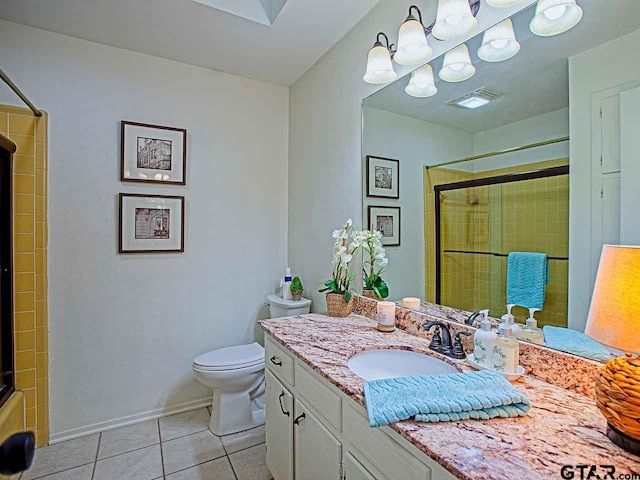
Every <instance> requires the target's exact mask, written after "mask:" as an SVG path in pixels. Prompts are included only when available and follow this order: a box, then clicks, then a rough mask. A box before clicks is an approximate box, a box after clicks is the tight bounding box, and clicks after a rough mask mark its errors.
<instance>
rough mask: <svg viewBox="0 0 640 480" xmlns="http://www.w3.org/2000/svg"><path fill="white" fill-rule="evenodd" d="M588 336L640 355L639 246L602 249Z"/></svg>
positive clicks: (610, 246) (605, 247) (607, 246)
mask: <svg viewBox="0 0 640 480" xmlns="http://www.w3.org/2000/svg"><path fill="white" fill-rule="evenodd" d="M585 333H586V334H587V335H589V336H590V337H591V338H593V339H595V340H597V341H599V342H601V343H603V344H605V345H607V346H609V347H613V348H617V349H620V350H622V351H624V352H629V353H640V247H626V246H614V245H605V246H604V248H603V249H602V257H601V258H600V266H599V268H598V276H597V278H596V286H595V289H594V291H593V299H592V300H591V309H590V310H589V319H588V321H587V328H586V330H585Z"/></svg>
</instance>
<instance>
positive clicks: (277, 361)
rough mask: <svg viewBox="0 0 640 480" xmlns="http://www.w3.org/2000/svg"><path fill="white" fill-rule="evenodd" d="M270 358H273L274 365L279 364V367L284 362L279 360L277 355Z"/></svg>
mask: <svg viewBox="0 0 640 480" xmlns="http://www.w3.org/2000/svg"><path fill="white" fill-rule="evenodd" d="M269 360H271V363H273V364H274V365H277V366H278V367H281V366H282V362H281V361H280V360H278V359H277V358H276V356H275V355H274V356H273V357H271V358H270V359H269Z"/></svg>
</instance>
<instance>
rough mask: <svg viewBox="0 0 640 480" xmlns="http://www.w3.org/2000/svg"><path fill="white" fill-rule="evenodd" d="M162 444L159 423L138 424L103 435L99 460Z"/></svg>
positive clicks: (155, 421)
mask: <svg viewBox="0 0 640 480" xmlns="http://www.w3.org/2000/svg"><path fill="white" fill-rule="evenodd" d="M158 443H160V436H159V434H158V421H157V420H149V421H147V422H142V423H136V424H135V425H128V426H126V427H122V428H117V429H115V430H109V431H107V432H104V433H103V434H102V438H101V439H100V449H99V451H98V459H103V458H107V457H112V456H114V455H119V454H121V453H126V452H131V451H133V450H138V449H140V448H144V447H150V446H151V445H156V444H158Z"/></svg>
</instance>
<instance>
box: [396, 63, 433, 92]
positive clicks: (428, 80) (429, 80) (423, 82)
mask: <svg viewBox="0 0 640 480" xmlns="http://www.w3.org/2000/svg"><path fill="white" fill-rule="evenodd" d="M404 91H405V92H407V94H409V95H411V96H412V97H418V98H426V97H433V96H434V95H435V94H436V93H438V89H437V88H436V82H435V80H434V79H433V68H431V65H429V64H427V65H423V66H422V67H420V68H418V69H417V70H414V71H413V72H411V80H409V85H407V86H406V88H405V89H404Z"/></svg>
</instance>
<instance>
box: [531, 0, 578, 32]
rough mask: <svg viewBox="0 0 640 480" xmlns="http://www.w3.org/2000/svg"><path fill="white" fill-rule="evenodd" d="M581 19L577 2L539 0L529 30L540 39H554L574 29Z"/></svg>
mask: <svg viewBox="0 0 640 480" xmlns="http://www.w3.org/2000/svg"><path fill="white" fill-rule="evenodd" d="M581 19H582V9H581V8H580V7H579V6H578V4H577V3H576V0H538V4H537V5H536V15H535V17H533V20H531V24H530V25H529V28H530V29H531V31H532V32H533V33H534V34H536V35H538V36H540V37H552V36H553V35H560V34H561V33H564V32H566V31H567V30H570V29H572V28H573V27H575V26H576V25H577V24H578V22H580V20H581Z"/></svg>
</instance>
